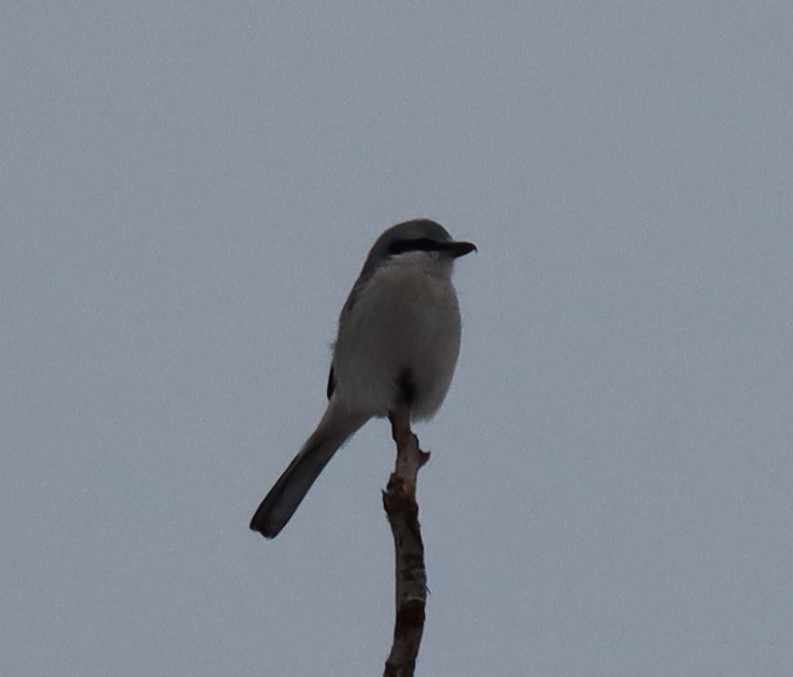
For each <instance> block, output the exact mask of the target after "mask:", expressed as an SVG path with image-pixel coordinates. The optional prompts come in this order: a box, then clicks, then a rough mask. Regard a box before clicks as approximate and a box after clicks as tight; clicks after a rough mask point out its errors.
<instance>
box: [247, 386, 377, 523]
mask: <svg viewBox="0 0 793 677" xmlns="http://www.w3.org/2000/svg"><path fill="white" fill-rule="evenodd" d="M367 420H369V417H367V416H363V417H362V416H355V415H351V414H350V413H349V412H346V411H343V410H342V408H341V407H340V406H339V405H338V404H336V403H335V402H333V401H332V400H331V402H330V403H329V404H328V408H327V410H326V411H325V415H324V416H323V417H322V420H321V421H320V422H319V425H318V426H317V429H316V430H315V431H314V432H313V433H312V435H311V437H309V438H308V440H306V443H305V444H304V445H303V448H302V449H301V450H300V451H299V452H298V454H297V456H295V458H294V459H293V460H292V462H291V463H290V464H289V467H288V468H287V469H286V470H284V472H283V474H282V475H281V477H279V478H278V481H277V482H276V483H275V484H274V485H273V488H272V489H270V492H269V493H268V494H267V496H265V498H264V500H263V501H262V502H261V505H259V508H258V510H256V513H255V514H254V515H253V518H252V519H251V525H250V526H251V529H252V530H253V531H258V532H259V533H261V534H262V536H264V537H265V538H275V537H276V536H277V535H278V533H279V532H280V531H281V529H283V528H284V527H285V526H286V523H287V522H288V521H289V520H290V519H291V518H292V515H294V514H295V510H297V508H298V506H299V505H300V502H301V501H302V500H303V499H304V498H305V496H306V494H307V493H308V490H309V489H311V485H312V484H314V481H315V480H316V479H317V477H319V474H320V473H321V472H322V470H323V469H324V468H325V466H326V465H327V464H328V461H330V459H331V458H333V454H335V453H336V451H338V449H339V447H341V445H342V444H344V442H345V441H346V440H347V439H348V438H349V437H350V436H351V435H352V434H353V433H354V432H355V431H356V430H358V428H360V427H361V426H362V425H363V424H364V423H366V421H367Z"/></svg>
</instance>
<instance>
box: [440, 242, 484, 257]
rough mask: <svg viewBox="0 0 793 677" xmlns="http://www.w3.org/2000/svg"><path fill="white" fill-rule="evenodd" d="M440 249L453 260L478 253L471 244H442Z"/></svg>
mask: <svg viewBox="0 0 793 677" xmlns="http://www.w3.org/2000/svg"><path fill="white" fill-rule="evenodd" d="M442 247H443V250H444V251H445V252H446V253H448V255H449V256H451V257H452V258H453V259H458V258H460V257H461V256H465V255H466V254H470V253H471V252H475V251H479V250H478V249H477V248H476V245H475V244H474V243H473V242H444V243H443V246H442Z"/></svg>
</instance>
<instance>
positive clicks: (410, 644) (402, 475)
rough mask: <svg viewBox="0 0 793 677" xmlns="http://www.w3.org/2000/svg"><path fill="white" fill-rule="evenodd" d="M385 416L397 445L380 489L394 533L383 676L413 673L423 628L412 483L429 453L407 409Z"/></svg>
mask: <svg viewBox="0 0 793 677" xmlns="http://www.w3.org/2000/svg"><path fill="white" fill-rule="evenodd" d="M388 418H389V420H390V421H391V434H392V436H393V438H394V441H395V442H396V445H397V458H396V465H395V467H394V472H393V473H391V477H390V478H389V479H388V486H387V487H386V490H385V491H384V492H383V507H384V508H385V511H386V515H387V516H388V523H389V524H390V525H391V533H392V534H393V536H394V548H395V555H396V620H395V624H394V641H393V644H392V646H391V654H390V655H389V656H388V660H387V661H386V664H385V672H384V673H383V674H384V675H385V677H412V675H413V672H414V670H415V667H416V657H417V656H418V653H419V646H420V645H421V635H422V633H423V632H424V610H425V607H426V602H427V572H426V569H425V568H424V544H423V542H422V540H421V527H420V526H419V520H418V516H419V507H418V504H417V503H416V481H417V476H418V471H419V468H421V466H423V465H424V464H425V463H426V462H427V461H428V460H429V457H430V455H429V453H428V452H424V451H422V450H421V449H419V441H418V438H417V437H416V436H415V435H414V434H413V432H412V431H411V430H410V410H409V408H408V407H400V408H399V409H397V410H395V411H393V412H391V413H390V414H389V417H388Z"/></svg>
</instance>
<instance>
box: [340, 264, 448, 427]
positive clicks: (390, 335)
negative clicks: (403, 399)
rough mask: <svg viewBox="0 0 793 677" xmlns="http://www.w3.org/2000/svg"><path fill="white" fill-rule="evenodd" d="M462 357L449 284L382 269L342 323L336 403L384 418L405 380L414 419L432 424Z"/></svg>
mask: <svg viewBox="0 0 793 677" xmlns="http://www.w3.org/2000/svg"><path fill="white" fill-rule="evenodd" d="M444 272H445V271H444ZM449 272H450V271H449ZM459 352H460V311H459V307H458V303H457V295H456V294H455V291H454V287H453V286H452V283H451V280H450V279H449V277H448V276H447V275H444V274H440V275H438V274H426V273H425V272H423V271H422V270H421V269H420V268H419V267H414V266H403V265H386V266H383V267H382V268H381V269H379V270H378V271H376V272H375V273H374V275H373V277H372V278H371V279H370V280H369V282H368V284H367V285H366V286H365V288H364V289H363V290H361V292H359V294H358V295H357V296H356V299H355V303H354V306H353V307H352V309H351V310H350V312H349V313H347V314H346V316H345V317H344V319H343V321H342V322H341V323H340V326H339V336H338V339H337V341H336V345H335V350H334V357H333V369H334V373H335V378H336V391H335V393H334V397H338V398H339V399H340V400H341V401H343V402H344V403H345V404H346V405H347V406H348V407H349V408H350V409H352V410H353V411H356V412H361V413H364V414H368V415H371V416H385V415H387V414H388V411H389V410H390V409H393V408H394V406H395V405H396V404H397V403H398V402H399V399H400V395H401V388H400V381H401V379H403V378H404V375H405V373H406V372H407V373H409V375H410V378H411V379H412V385H413V387H414V395H415V397H414V400H413V403H412V407H411V411H412V415H413V418H418V419H421V418H428V417H430V416H432V415H433V414H435V412H436V411H437V410H438V408H439V407H440V406H441V404H442V402H443V399H444V397H445V396H446V392H447V390H448V389H449V384H450V383H451V380H452V375H453V374H454V368H455V365H456V363H457V356H458V354H459Z"/></svg>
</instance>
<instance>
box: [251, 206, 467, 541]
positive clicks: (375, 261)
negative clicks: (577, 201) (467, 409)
mask: <svg viewBox="0 0 793 677" xmlns="http://www.w3.org/2000/svg"><path fill="white" fill-rule="evenodd" d="M475 250H476V246H475V245H474V244H472V243H471V242H464V241H456V240H453V239H452V237H451V235H449V233H448V231H447V230H446V229H445V228H444V227H443V226H441V225H440V224H439V223H437V222H435V221H432V220H430V219H425V218H422V219H413V220H411V221H405V222H403V223H398V224H397V225H395V226H392V227H390V228H388V229H387V230H385V231H384V232H383V233H382V234H381V235H380V236H379V237H378V238H377V240H376V241H375V243H374V244H373V245H372V248H371V249H370V250H369V253H368V255H367V257H366V261H365V262H364V264H363V268H362V269H361V272H360V274H359V275H358V279H357V280H356V281H355V283H354V284H353V287H352V290H351V291H350V294H349V296H348V297H347V300H346V302H345V303H344V306H343V307H342V310H341V313H340V314H339V320H338V334H337V337H336V341H335V342H334V344H333V354H332V359H331V366H330V374H329V376H328V382H327V392H326V394H327V398H328V404H327V408H326V409H325V413H324V414H323V416H322V418H321V419H320V421H319V424H318V425H317V427H316V429H315V430H314V432H313V433H312V434H311V436H310V437H309V438H308V440H306V442H305V443H304V444H303V446H302V448H301V449H300V451H299V452H298V453H297V456H295V458H294V459H293V460H292V462H291V463H290V464H289V466H288V467H287V468H286V470H285V471H284V472H283V474H282V475H281V476H280V477H279V478H278V480H277V481H276V482H275V484H274V485H273V487H272V489H270V491H269V493H268V494H267V496H266V497H265V498H264V500H263V501H262V502H261V504H260V505H259V508H258V509H257V510H256V512H255V513H254V515H253V518H252V519H251V522H250V528H251V529H252V530H253V531H256V532H259V533H260V534H262V535H263V536H264V537H265V538H268V539H269V538H275V537H276V536H277V535H278V534H279V533H280V532H281V530H282V529H283V528H284V527H285V526H286V524H287V522H288V521H289V520H290V519H291V518H292V515H294V513H295V511H296V510H297V508H298V506H299V505H300V503H301V502H302V500H303V499H304V498H305V496H306V494H307V493H308V491H309V489H311V486H312V485H313V484H314V481H315V480H316V479H317V477H319V475H320V473H321V472H322V470H323V469H324V468H325V466H326V465H327V464H328V462H329V461H330V459H331V458H332V457H333V455H334V454H335V453H336V451H338V449H339V448H340V447H341V446H342V445H343V444H344V443H345V442H346V441H347V440H348V439H349V438H350V437H351V436H352V435H353V434H354V433H355V432H356V431H357V430H358V429H360V428H361V426H363V425H364V424H365V423H366V422H367V421H369V420H370V419H372V418H382V417H386V416H388V414H389V412H392V411H394V410H395V409H396V408H397V407H401V406H407V407H408V408H409V411H410V418H411V420H417V421H418V420H426V419H429V418H431V417H432V416H433V415H434V414H435V413H436V412H437V411H438V410H439V409H440V407H441V404H442V403H443V400H444V398H445V397H446V393H447V391H448V390H449V386H450V384H451V381H452V376H453V375H454V370H455V367H456V365H457V358H458V355H459V352H460V333H461V320H460V309H459V303H458V300H457V294H456V292H455V289H454V285H453V284H452V272H453V268H454V262H455V260H456V259H458V258H460V257H461V256H465V255H466V254H469V253H471V252H472V251H475Z"/></svg>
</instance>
